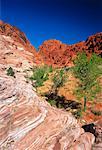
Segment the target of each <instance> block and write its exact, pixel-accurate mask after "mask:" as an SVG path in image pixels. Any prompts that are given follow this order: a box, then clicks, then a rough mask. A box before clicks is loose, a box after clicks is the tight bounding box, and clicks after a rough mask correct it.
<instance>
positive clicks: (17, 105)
mask: <svg viewBox="0 0 102 150" xmlns="http://www.w3.org/2000/svg"><path fill="white" fill-rule="evenodd" d="M34 58H35V57H34V54H33V53H32V52H31V51H27V50H26V48H25V45H24V44H22V42H20V41H18V40H16V39H14V37H12V36H9V35H7V34H4V33H3V34H2V33H0V150H25V149H26V150H69V149H70V150H79V149H81V150H86V149H87V150H90V149H91V147H92V144H93V142H94V136H93V134H91V133H88V132H84V130H83V129H82V128H81V127H80V125H79V124H78V123H77V120H76V119H75V118H74V117H73V116H72V115H71V114H70V113H68V112H65V111H63V110H61V109H57V108H54V107H51V106H50V105H49V104H48V103H47V102H46V101H45V100H43V99H41V98H40V97H38V96H37V94H36V92H35V90H34V88H33V87H32V85H31V83H29V82H27V80H26V78H25V75H26V73H25V71H26V70H27V69H29V68H30V67H32V66H34V65H36V64H35V63H34V61H33V60H34ZM9 67H12V68H13V70H14V72H15V77H12V76H7V69H8V68H9Z"/></svg>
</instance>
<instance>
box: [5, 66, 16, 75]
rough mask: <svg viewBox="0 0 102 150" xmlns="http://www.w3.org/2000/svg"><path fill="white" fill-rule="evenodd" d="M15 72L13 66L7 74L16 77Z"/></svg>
mask: <svg viewBox="0 0 102 150" xmlns="http://www.w3.org/2000/svg"><path fill="white" fill-rule="evenodd" d="M14 74H15V72H14V71H13V69H12V67H9V68H8V69H7V75H8V76H13V77H14Z"/></svg>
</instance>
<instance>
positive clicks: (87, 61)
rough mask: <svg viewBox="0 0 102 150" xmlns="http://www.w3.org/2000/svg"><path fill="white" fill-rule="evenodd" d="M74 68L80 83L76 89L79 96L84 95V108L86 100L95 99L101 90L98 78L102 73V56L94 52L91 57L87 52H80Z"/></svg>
mask: <svg viewBox="0 0 102 150" xmlns="http://www.w3.org/2000/svg"><path fill="white" fill-rule="evenodd" d="M74 64H75V67H74V69H73V71H74V74H75V76H76V78H78V79H79V82H80V83H79V85H78V87H77V89H76V91H75V93H76V94H77V96H78V97H79V98H82V97H84V110H85V109H86V101H87V100H89V99H91V100H92V99H94V98H95V96H96V94H97V93H99V92H100V91H101V87H100V85H99V82H98V80H97V79H98V78H99V77H100V76H101V75H102V69H101V68H100V65H101V64H102V58H100V57H99V56H97V55H96V54H92V56H91V57H90V58H88V57H87V56H86V54H85V53H80V54H79V55H78V57H77V58H76V60H75V61H74Z"/></svg>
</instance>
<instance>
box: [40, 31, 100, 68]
mask: <svg viewBox="0 0 102 150" xmlns="http://www.w3.org/2000/svg"><path fill="white" fill-rule="evenodd" d="M82 51H85V52H86V53H87V54H88V55H90V53H92V52H95V53H96V54H98V55H101V56H102V33H97V34H95V35H93V36H90V37H89V38H88V39H87V40H86V41H84V42H79V43H77V44H73V45H67V44H63V43H61V42H60V41H58V40H48V41H45V42H44V43H43V44H42V45H41V46H40V47H39V54H40V55H41V56H42V57H43V60H44V62H45V63H46V64H48V65H54V66H59V67H62V66H70V65H73V62H72V61H73V59H74V58H75V57H76V55H77V53H78V52H82Z"/></svg>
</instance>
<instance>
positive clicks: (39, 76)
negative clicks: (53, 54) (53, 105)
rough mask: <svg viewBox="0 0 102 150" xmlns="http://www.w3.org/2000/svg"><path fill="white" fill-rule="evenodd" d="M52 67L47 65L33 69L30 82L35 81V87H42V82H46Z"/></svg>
mask: <svg viewBox="0 0 102 150" xmlns="http://www.w3.org/2000/svg"><path fill="white" fill-rule="evenodd" d="M52 70H53V69H52V66H50V67H48V66H47V65H45V66H41V67H37V68H34V69H33V75H32V76H31V77H30V79H31V80H35V87H39V86H43V83H44V81H46V80H48V76H49V73H50V72H52Z"/></svg>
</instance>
